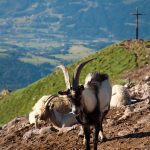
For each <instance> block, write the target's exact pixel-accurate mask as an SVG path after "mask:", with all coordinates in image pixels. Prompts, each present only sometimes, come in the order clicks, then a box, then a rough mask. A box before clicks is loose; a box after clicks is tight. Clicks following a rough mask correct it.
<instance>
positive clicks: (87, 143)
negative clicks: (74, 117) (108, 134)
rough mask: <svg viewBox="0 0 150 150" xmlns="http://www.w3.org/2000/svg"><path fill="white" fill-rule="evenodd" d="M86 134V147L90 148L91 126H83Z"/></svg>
mask: <svg viewBox="0 0 150 150" xmlns="http://www.w3.org/2000/svg"><path fill="white" fill-rule="evenodd" d="M83 130H84V135H85V149H86V150H90V127H89V126H83Z"/></svg>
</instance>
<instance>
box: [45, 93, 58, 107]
mask: <svg viewBox="0 0 150 150" xmlns="http://www.w3.org/2000/svg"><path fill="white" fill-rule="evenodd" d="M55 97H56V96H54V95H51V96H50V97H48V99H47V102H46V103H45V107H46V106H48V104H49V103H50V102H51V100H52V99H54V98H55Z"/></svg>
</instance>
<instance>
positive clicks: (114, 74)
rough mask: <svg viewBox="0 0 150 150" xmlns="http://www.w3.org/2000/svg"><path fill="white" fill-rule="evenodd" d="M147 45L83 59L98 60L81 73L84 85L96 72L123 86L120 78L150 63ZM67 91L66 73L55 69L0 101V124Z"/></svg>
mask: <svg viewBox="0 0 150 150" xmlns="http://www.w3.org/2000/svg"><path fill="white" fill-rule="evenodd" d="M147 45H150V42H148V41H146V42H144V46H143V43H142V44H139V43H138V42H136V41H133V42H131V46H130V48H125V47H124V46H122V44H121V43H120V44H114V45H111V46H109V47H106V48H104V49H102V50H101V51H99V52H96V53H95V54H92V55H90V56H89V57H86V58H84V59H82V60H80V61H79V62H81V61H84V60H87V59H90V58H95V57H96V58H97V59H96V60H94V61H92V62H91V63H89V64H87V65H86V66H85V67H84V69H83V70H82V72H81V76H80V81H81V83H83V82H84V79H85V76H86V75H87V73H89V72H93V71H99V72H105V73H108V74H109V76H110V79H111V81H112V82H113V83H123V82H124V81H122V79H121V77H122V75H123V74H124V73H125V72H127V71H132V70H133V69H134V68H136V67H137V66H141V65H144V64H145V63H149V64H150V58H149V57H148V58H147V55H148V53H149V49H148V48H147ZM136 56H138V58H136ZM79 62H78V63H79ZM78 63H76V64H73V65H69V66H68V69H69V73H70V75H72V71H73V69H74V68H75V66H76V65H77V64H78ZM64 88H65V84H64V79H63V74H62V72H61V71H60V70H56V71H55V72H54V73H52V74H49V75H48V76H46V77H44V78H42V79H41V80H39V81H37V82H35V83H33V84H31V85H29V86H27V87H26V88H23V89H20V90H17V91H15V92H12V93H11V94H10V95H8V96H6V97H4V98H2V99H0V124H4V123H6V122H8V121H9V120H11V119H12V118H14V117H16V116H21V115H25V114H28V113H29V112H30V111H31V108H32V106H33V105H34V104H35V102H36V101H37V100H38V99H39V98H40V97H42V96H43V95H48V94H57V92H58V91H59V90H63V89H64Z"/></svg>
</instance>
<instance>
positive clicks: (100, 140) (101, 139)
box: [99, 136, 107, 143]
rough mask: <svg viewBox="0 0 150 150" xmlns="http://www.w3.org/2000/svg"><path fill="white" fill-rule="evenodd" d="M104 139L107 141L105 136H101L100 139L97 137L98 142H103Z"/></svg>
mask: <svg viewBox="0 0 150 150" xmlns="http://www.w3.org/2000/svg"><path fill="white" fill-rule="evenodd" d="M106 141H107V138H106V137H105V136H104V137H103V138H100V139H99V142H100V143H103V142H106Z"/></svg>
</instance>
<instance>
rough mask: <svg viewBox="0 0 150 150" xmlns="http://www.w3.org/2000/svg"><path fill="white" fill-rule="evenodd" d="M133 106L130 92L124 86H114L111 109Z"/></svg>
mask: <svg viewBox="0 0 150 150" xmlns="http://www.w3.org/2000/svg"><path fill="white" fill-rule="evenodd" d="M130 104H131V97H130V95H129V92H128V90H127V89H126V87H124V86H123V85H114V86H113V87H112V97H111V101H110V107H121V106H125V105H130Z"/></svg>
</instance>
